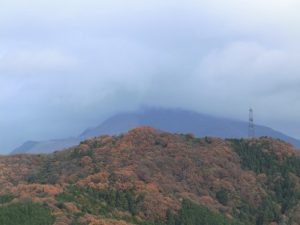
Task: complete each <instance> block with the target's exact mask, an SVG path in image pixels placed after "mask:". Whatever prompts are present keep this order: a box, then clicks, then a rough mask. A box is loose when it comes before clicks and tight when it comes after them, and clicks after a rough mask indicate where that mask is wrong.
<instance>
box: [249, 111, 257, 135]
mask: <svg viewBox="0 0 300 225" xmlns="http://www.w3.org/2000/svg"><path fill="white" fill-rule="evenodd" d="M254 137H255V126H254V118H253V109H252V108H250V109H249V125H248V138H254Z"/></svg>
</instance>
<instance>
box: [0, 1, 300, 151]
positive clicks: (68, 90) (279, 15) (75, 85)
mask: <svg viewBox="0 0 300 225" xmlns="http://www.w3.org/2000/svg"><path fill="white" fill-rule="evenodd" d="M299 4H300V3H299V1H296V0H285V1H283V0H266V1H263V2H261V1H258V0H253V1H240V0H229V1H226V4H225V3H224V1H221V0H210V1H208V0H201V1H196V0H187V1H169V0H166V1H158V0H157V1H156V0H154V1H137V0H129V1H121V0H112V1H96V0H85V1H83V0H72V1H71V0H66V1H58V0H52V1H48V0H45V1H38V0H30V1H26V2H24V1H21V0H11V1H2V2H0V33H1V36H0V107H1V111H0V124H1V125H2V126H1V129H0V134H1V135H0V136H1V137H2V140H0V141H1V142H0V143H1V144H0V148H1V149H3V152H7V151H8V150H10V149H11V148H13V147H15V146H18V145H19V144H21V143H22V142H23V141H26V140H28V139H38V140H41V139H49V138H59V137H66V136H71V135H76V134H78V133H80V132H81V131H82V130H83V129H85V128H87V127H89V126H95V125H97V124H99V123H100V122H101V121H102V120H103V119H105V118H106V117H107V116H109V115H111V114H113V113H116V112H119V111H126V110H134V109H137V108H139V107H140V106H142V105H150V106H164V107H182V108H188V109H193V110H196V111H202V112H207V113H211V114H215V115H221V116H225V117H226V116H228V117H233V118H240V119H244V118H247V108H248V107H249V105H252V106H253V107H254V108H255V112H256V118H257V120H258V122H260V123H263V124H266V125H270V126H272V127H274V128H277V129H280V130H283V131H285V132H287V133H289V134H292V135H294V136H298V137H300V133H299V132H298V131H297V126H299V123H300V120H299V119H298V115H299V111H300V104H299V103H298V99H299V94H298V89H299V85H300V77H299V72H300V71H299V68H298V65H299V59H300V57H299V55H300V45H299V43H298V40H299V30H300V29H299V24H300V23H299V22H300V16H299V13H298V12H299V9H300V5H299ZM270 112H271V113H270ZM292 122H293V124H294V125H292ZM8 130H10V132H8Z"/></svg>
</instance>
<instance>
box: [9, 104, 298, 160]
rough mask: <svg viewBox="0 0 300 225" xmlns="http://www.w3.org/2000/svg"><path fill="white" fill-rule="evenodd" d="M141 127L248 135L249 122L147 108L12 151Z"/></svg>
mask: <svg viewBox="0 0 300 225" xmlns="http://www.w3.org/2000/svg"><path fill="white" fill-rule="evenodd" d="M138 126H151V127H154V128H156V129H160V130H164V131H168V132H173V133H192V134H194V135H195V136H197V137H203V136H211V137H221V138H245V137H247V133H248V130H247V128H248V123H247V122H243V121H239V120H233V119H227V118H220V117H215V116H210V115H206V114H201V113H196V112H192V111H188V110H181V109H145V110H142V111H137V112H130V113H120V114H117V115H115V116H112V117H110V118H109V119H107V120H105V121H104V122H103V123H102V124H100V125H99V126H97V127H95V128H89V129H87V130H85V131H84V132H83V133H82V134H81V135H80V136H78V137H75V138H68V139H60V140H50V141H41V142H32V141H31V142H26V143H24V144H23V145H22V146H20V147H18V148H16V149H15V150H14V151H13V152H12V154H18V153H50V152H53V151H56V150H62V149H65V148H68V147H71V146H75V145H77V144H78V143H79V142H80V141H82V140H85V139H88V138H91V137H96V136H101V135H105V134H108V135H118V134H121V133H124V132H127V131H128V130H130V129H132V128H135V127H138ZM255 132H256V136H257V137H261V136H268V137H272V138H278V139H281V140H283V141H286V142H288V143H291V144H293V145H294V146H295V147H300V140H297V139H295V138H293V137H290V136H287V135H285V134H283V133H281V132H279V131H276V130H273V129H272V128H269V127H266V126H261V125H256V127H255Z"/></svg>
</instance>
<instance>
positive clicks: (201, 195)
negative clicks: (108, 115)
mask: <svg viewBox="0 0 300 225" xmlns="http://www.w3.org/2000/svg"><path fill="white" fill-rule="evenodd" d="M0 167H1V169H2V173H1V174H0V185H1V189H0V224H2V225H19V224H20V225H21V224H22V225H23V224H24V225H26V224H30V225H48V224H49V225H51V224H55V225H86V224H90V225H97V224H99V225H105V224H108V225H130V224H136V225H276V224H278V225H285V224H286V225H297V224H299V221H300V218H299V215H300V188H299V187H300V157H299V154H298V152H297V151H295V150H294V149H293V147H292V146H291V145H289V144H287V143H285V142H282V141H280V140H274V139H270V138H267V137H262V138H259V139H239V140H238V139H228V140H222V139H218V138H210V137H205V138H195V137H194V136H193V135H192V134H171V133H165V132H160V131H156V130H154V129H152V128H148V127H142V128H137V129H134V130H131V131H130V132H128V133H126V134H123V135H120V136H102V137H99V138H94V139H90V140H86V141H83V142H82V143H81V144H80V145H79V146H76V147H74V148H70V149H68V150H64V151H60V152H55V153H54V154H50V155H16V156H9V157H1V158H0Z"/></svg>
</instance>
